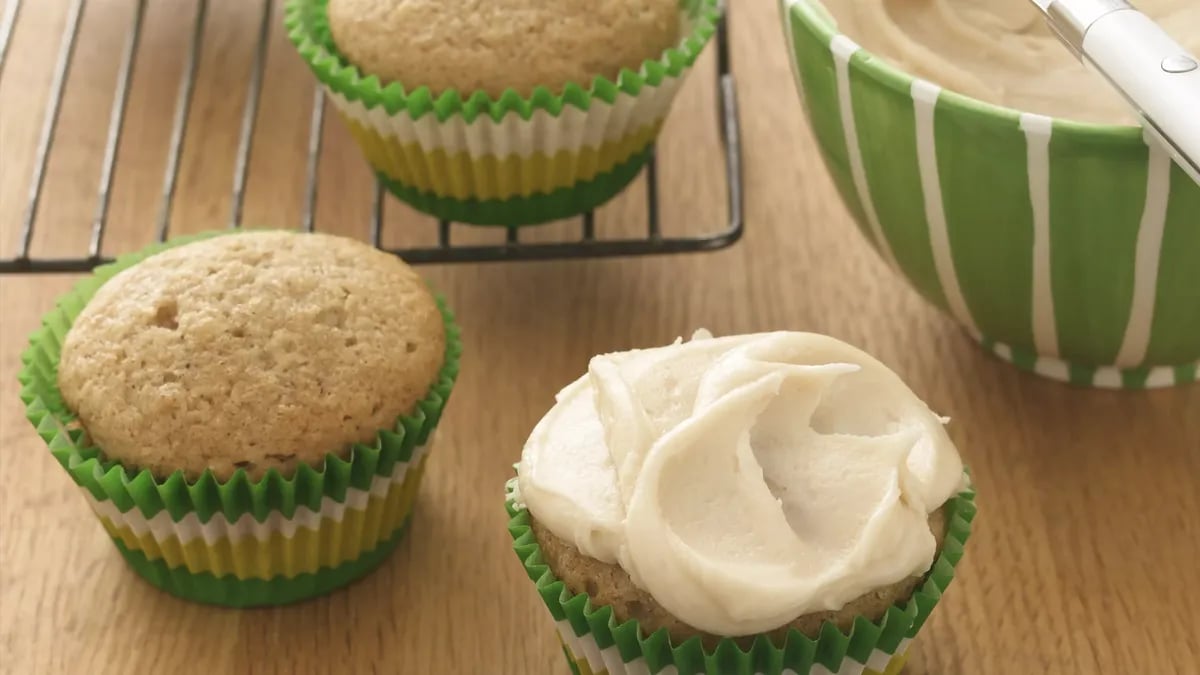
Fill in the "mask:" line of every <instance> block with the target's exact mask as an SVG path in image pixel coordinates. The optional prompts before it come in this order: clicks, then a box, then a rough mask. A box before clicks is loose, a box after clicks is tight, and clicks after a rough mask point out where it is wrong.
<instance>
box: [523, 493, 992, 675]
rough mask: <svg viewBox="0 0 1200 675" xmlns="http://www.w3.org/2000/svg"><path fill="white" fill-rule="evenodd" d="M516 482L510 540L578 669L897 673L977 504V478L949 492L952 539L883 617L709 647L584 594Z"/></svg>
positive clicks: (955, 559) (607, 672) (700, 674)
mask: <svg viewBox="0 0 1200 675" xmlns="http://www.w3.org/2000/svg"><path fill="white" fill-rule="evenodd" d="M514 480H515V479H514ZM512 485H513V481H510V482H509V490H508V496H507V499H506V503H505V506H506V508H507V510H508V515H509V518H510V520H509V524H508V531H509V533H510V534H511V536H512V538H513V549H514V550H515V551H516V553H517V557H518V558H519V559H520V560H521V564H522V565H523V566H524V567H525V572H526V574H527V575H528V576H529V579H530V581H532V582H533V584H534V586H535V587H536V589H537V592H538V595H540V596H541V598H542V600H543V602H545V604H546V607H547V609H549V610H550V615H551V617H552V618H553V620H554V622H555V626H556V628H557V629H558V632H559V638H560V639H561V641H562V643H563V649H564V653H565V654H566V656H567V660H568V662H569V664H570V666H571V669H572V671H573V672H574V673H576V675H644V674H655V673H671V674H672V675H818V674H821V675H879V674H883V675H895V673H898V672H899V671H900V669H901V668H902V667H903V665H904V661H905V658H906V657H907V650H908V648H909V645H910V644H911V642H912V640H913V638H915V637H916V635H917V633H918V632H919V631H920V630H921V627H922V626H924V625H925V621H926V620H927V619H928V618H929V615H930V613H931V612H932V611H933V608H934V607H935V606H936V605H937V603H938V600H940V599H941V597H942V594H943V593H945V591H946V588H947V587H948V586H949V585H950V582H951V581H952V580H953V579H954V569H955V567H956V566H957V565H958V563H959V561H960V560H961V559H962V555H963V550H964V546H965V545H966V542H967V539H968V538H969V537H970V535H971V523H972V522H973V521H974V519H975V512H976V508H975V490H974V488H972V487H967V488H965V489H964V490H963V491H962V492H960V493H958V494H957V495H956V496H954V497H953V498H952V499H951V500H950V502H949V505H948V509H949V518H948V529H947V533H946V539H945V542H944V543H943V545H942V550H941V552H940V554H939V555H938V557H937V560H935V561H934V564H933V567H932V568H930V570H929V572H928V575H927V576H926V578H925V581H924V582H922V584H921V585H920V586H919V587H918V589H917V590H916V591H915V592H914V593H913V595H912V597H911V598H909V600H908V601H907V602H905V603H904V604H903V605H894V606H892V607H891V608H890V609H888V611H887V613H886V614H885V615H884V616H883V617H882V618H881V619H880V620H878V621H874V622H873V621H870V620H868V619H867V618H866V617H859V618H858V619H856V620H855V621H854V624H853V625H852V626H851V629H850V631H849V633H842V632H841V631H839V630H838V628H837V627H836V626H835V625H833V624H831V623H826V624H824V625H823V626H822V628H821V632H820V635H819V636H818V637H817V638H816V639H813V638H809V637H807V636H805V635H803V634H801V633H799V632H798V631H795V630H792V631H790V632H789V633H788V634H787V636H786V638H785V639H784V642H783V644H775V643H773V642H772V641H771V640H770V639H769V638H768V637H767V636H765V635H760V636H758V637H757V638H755V639H754V641H753V644H752V645H751V647H750V648H749V649H742V648H741V647H739V646H738V643H737V642H736V641H734V640H733V639H724V640H721V641H720V642H718V643H717V644H716V646H715V647H713V648H711V649H709V648H705V647H704V645H703V644H702V643H701V640H700V638H699V637H694V638H692V639H690V640H687V641H685V642H683V643H681V644H676V643H674V642H673V641H672V640H671V638H670V637H669V636H668V634H667V631H666V629H665V628H664V629H660V630H659V631H657V632H655V633H651V634H646V632H645V631H644V630H643V629H642V628H641V626H640V625H639V624H638V622H637V621H636V620H629V621H625V622H623V623H618V622H617V621H616V619H615V618H614V617H613V612H612V608H611V607H608V606H598V605H595V604H593V603H592V601H591V599H590V598H589V597H588V596H587V595H586V594H584V593H578V594H573V593H571V591H570V590H568V589H567V587H566V585H565V584H564V583H563V582H562V581H561V580H559V579H558V577H556V576H555V575H554V572H553V570H551V569H550V567H549V565H547V564H546V562H545V560H544V559H543V557H542V552H541V548H540V547H539V546H538V543H537V539H536V538H535V537H534V535H533V531H532V529H531V527H530V514H529V511H528V510H527V509H526V508H525V507H524V506H523V505H521V504H518V503H516V502H515V501H514V496H513V490H512Z"/></svg>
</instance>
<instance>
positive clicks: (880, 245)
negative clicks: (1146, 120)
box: [780, 0, 1200, 388]
mask: <svg viewBox="0 0 1200 675" xmlns="http://www.w3.org/2000/svg"><path fill="white" fill-rule="evenodd" d="M780 7H781V11H782V14H783V17H784V27H785V32H786V35H787V45H788V49H789V53H790V55H791V61H792V72H793V74H794V75H795V80H796V85H797V87H798V89H799V91H800V95H801V99H802V100H803V102H804V107H805V110H806V112H807V116H808V121H809V123H810V125H811V127H812V129H813V132H814V135H815V136H816V138H817V141H818V147H819V150H820V153H821V155H822V157H823V158H824V161H825V165H826V167H827V168H828V170H829V172H830V174H831V175H832V177H833V180H834V183H835V184H836V186H837V190H838V192H839V193H840V194H841V197H842V199H843V200H844V201H845V203H846V206H847V207H848V209H849V210H850V212H851V213H852V214H853V217H854V220H855V222H856V223H857V224H858V226H859V229H860V230H861V231H862V233H863V234H864V235H865V236H866V238H867V239H868V240H869V241H870V242H871V244H872V245H873V246H874V248H875V249H876V250H877V251H878V253H879V254H880V256H882V257H883V259H884V260H885V261H887V263H888V264H889V265H890V266H891V267H892V268H893V269H895V270H896V271H898V272H899V273H900V274H902V275H903V276H904V277H905V278H906V279H908V281H909V282H910V283H911V284H912V285H913V286H914V287H915V288H916V289H917V291H919V292H920V293H921V294H922V295H923V296H924V297H925V298H926V299H927V300H929V301H930V302H932V303H933V304H935V305H937V306H938V307H939V308H941V309H942V310H943V311H946V312H948V313H950V315H951V316H953V317H954V318H955V319H957V320H958V322H959V323H961V324H962V325H963V326H964V327H965V328H966V330H967V331H968V332H969V333H970V334H971V335H972V336H973V337H974V338H975V339H976V340H978V341H979V342H980V343H982V344H983V346H984V347H985V348H986V349H988V350H989V351H991V352H993V353H994V354H996V355H997V356H1000V357H1001V358H1004V359H1007V360H1009V361H1011V362H1012V363H1014V364H1015V365H1017V366H1019V367H1021V368H1023V369H1025V370H1029V371H1032V372H1035V373H1038V374H1040V375H1043V376H1047V377H1052V378H1055V379H1058V380H1063V381H1067V382H1071V383H1074V384H1079V385H1087V386H1098V387H1117V388H1143V387H1159V386H1169V385H1174V384H1181V383H1185V382H1193V381H1195V380H1196V379H1197V376H1198V373H1197V362H1198V361H1200V185H1197V184H1196V183H1195V182H1193V181H1192V180H1191V179H1190V178H1189V177H1188V176H1187V175H1186V174H1185V173H1184V172H1183V170H1182V169H1181V168H1179V167H1178V166H1176V165H1175V164H1174V163H1173V162H1172V161H1171V160H1170V158H1169V157H1168V156H1167V155H1166V153H1165V152H1164V151H1163V150H1161V149H1160V148H1159V147H1157V146H1156V145H1154V144H1153V143H1148V142H1147V141H1146V140H1145V139H1144V138H1143V134H1142V131H1141V129H1140V128H1137V127H1124V126H1105V125H1096V124H1083V123H1078V122H1072V121H1068V120H1062V119H1054V118H1050V117H1045V116H1042V115H1036V114H1032V113H1027V112H1022V111H1018V110H1012V109H1008V108H1003V107H999V106H995V105H991V104H988V103H984V102H982V101H978V100H975V99H972V98H968V97H966V96H962V95H959V94H956V93H954V92H952V91H947V90H943V89H942V88H940V87H939V86H937V85H936V84H934V83H931V82H926V81H923V80H921V79H918V78H915V77H913V76H911V75H909V74H906V73H905V72H903V71H901V70H899V69H897V68H895V67H894V66H892V65H890V64H889V63H888V62H886V61H885V60H883V59H882V58H878V57H876V56H874V55H872V54H870V53H868V52H867V51H866V50H863V49H861V48H860V47H859V46H858V45H857V44H856V43H855V42H854V41H853V39H852V38H853V36H846V35H842V34H840V33H839V32H838V30H837V28H836V26H835V25H834V23H833V21H832V20H831V19H830V17H829V16H828V14H827V13H826V12H825V11H824V10H823V8H821V7H820V6H819V5H817V4H815V3H814V2H813V1H812V0H780Z"/></svg>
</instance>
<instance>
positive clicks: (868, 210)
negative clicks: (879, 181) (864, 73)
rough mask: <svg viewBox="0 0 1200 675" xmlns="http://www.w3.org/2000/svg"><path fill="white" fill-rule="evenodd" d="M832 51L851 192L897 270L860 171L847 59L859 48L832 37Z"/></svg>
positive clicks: (863, 171) (840, 37) (845, 39)
mask: <svg viewBox="0 0 1200 675" xmlns="http://www.w3.org/2000/svg"><path fill="white" fill-rule="evenodd" d="M829 47H830V49H831V50H832V51H833V60H834V69H835V70H836V71H837V87H838V107H839V108H840V109H841V114H842V133H843V135H844V136H845V137H846V154H847V155H848V156H849V159H850V175H851V176H853V177H854V189H855V190H856V191H857V192H858V201H859V202H861V204H862V209H863V213H864V214H865V215H866V217H867V224H868V225H869V226H870V228H871V236H872V237H874V239H875V245H876V246H877V247H878V248H879V253H880V254H881V255H883V259H884V260H885V261H887V264H888V265H891V266H892V268H893V269H897V268H898V267H897V265H896V256H895V255H894V254H893V253H892V247H891V245H890V244H888V240H887V237H885V236H884V234H883V226H882V225H880V223H879V214H878V213H876V212H875V203H874V201H873V200H872V199H871V188H870V187H869V186H868V185H867V171H866V169H865V168H864V167H863V158H862V148H861V147H860V146H859V143H858V127H857V125H856V124H855V122H854V107H853V106H852V105H851V101H850V57H851V56H853V55H854V53H855V52H857V51H858V50H859V46H858V45H857V44H855V43H854V41H853V40H851V39H850V38H848V37H846V36H845V35H835V36H833V42H832V43H830V45H829Z"/></svg>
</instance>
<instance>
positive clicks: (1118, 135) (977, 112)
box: [780, 0, 1145, 147]
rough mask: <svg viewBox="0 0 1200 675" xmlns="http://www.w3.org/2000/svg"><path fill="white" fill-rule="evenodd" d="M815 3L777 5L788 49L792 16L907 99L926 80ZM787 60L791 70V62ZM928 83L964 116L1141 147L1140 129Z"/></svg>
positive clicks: (801, 0)
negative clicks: (853, 53)
mask: <svg viewBox="0 0 1200 675" xmlns="http://www.w3.org/2000/svg"><path fill="white" fill-rule="evenodd" d="M819 2H820V0H780V4H781V6H782V7H783V10H784V12H785V14H784V20H785V22H787V23H788V25H786V26H785V34H786V35H787V37H788V39H789V40H790V41H792V42H793V44H789V45H788V48H789V49H795V45H794V42H795V39H796V38H795V37H794V35H793V32H792V30H791V26H790V19H789V17H790V16H791V15H795V16H798V17H799V18H800V20H801V21H802V22H803V23H804V24H805V26H806V27H807V28H808V29H809V30H812V31H814V32H815V33H816V34H817V35H818V36H819V37H820V38H821V39H822V40H825V41H832V40H833V39H834V38H835V37H837V36H842V37H844V38H846V39H848V40H850V41H851V42H853V43H854V45H855V46H857V47H858V52H857V53H858V54H862V55H864V56H865V57H866V58H862V59H851V60H850V67H851V68H855V69H857V70H858V71H860V72H862V73H863V74H865V75H866V76H867V77H869V78H870V79H871V81H873V82H875V83H876V84H879V85H881V86H884V87H887V88H888V89H892V90H894V91H897V92H900V93H903V94H904V95H905V96H909V95H911V91H912V85H913V82H916V81H926V80H921V78H918V77H916V76H915V75H912V74H911V73H908V72H907V71H904V70H902V69H900V68H898V67H896V66H894V65H892V63H891V62H890V61H889V60H887V59H885V58H883V57H880V56H877V55H876V54H875V53H873V52H871V51H870V50H868V49H866V48H865V47H862V45H859V44H858V42H857V41H856V40H854V38H853V37H852V36H849V35H846V34H844V33H841V32H840V31H839V30H838V28H837V25H836V24H835V23H833V17H832V16H830V15H829V13H828V11H827V10H825V9H824V7H823V6H821V8H820V9H818V7H817V4H818V3H819ZM791 60H792V61H793V67H794V59H791ZM793 75H794V73H793ZM797 84H798V83H797ZM930 84H933V85H935V86H937V87H939V89H940V94H939V97H938V98H939V101H943V100H944V101H945V102H946V103H948V104H949V105H951V106H953V107H955V108H956V109H957V110H959V111H961V112H963V113H965V114H967V115H972V116H976V117H980V118H984V119H986V120H987V121H989V122H992V123H994V122H996V121H999V120H1003V121H1005V122H1011V121H1012V120H1015V119H1020V118H1021V117H1022V116H1023V115H1026V114H1031V115H1033V114H1036V115H1040V116H1041V117H1045V118H1047V119H1049V120H1051V122H1052V124H1053V126H1054V135H1055V138H1057V139H1060V140H1062V139H1065V140H1068V141H1075V142H1078V143H1080V144H1087V145H1093V146H1095V145H1112V146H1115V147H1129V146H1132V145H1135V144H1136V145H1144V144H1145V140H1144V138H1143V134H1144V132H1143V130H1142V128H1141V127H1140V126H1135V125H1129V124H1101V123H1097V122H1083V121H1079V120H1072V119H1066V118H1062V117H1054V116H1051V115H1041V114H1040V113H1034V112H1032V111H1027V110H1019V109H1017V108H1012V107H1009V106H1004V105H998V104H995V103H988V102H987V101H983V100H981V99H977V98H974V97H971V96H967V95H966V94H960V93H958V92H956V91H954V90H952V89H949V88H947V87H943V86H941V85H938V84H937V83H936V82H931V83H930Z"/></svg>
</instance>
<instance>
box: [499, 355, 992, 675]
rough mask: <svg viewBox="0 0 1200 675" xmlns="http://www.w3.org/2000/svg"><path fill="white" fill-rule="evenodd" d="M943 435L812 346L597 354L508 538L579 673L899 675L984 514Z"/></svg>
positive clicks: (891, 390)
mask: <svg viewBox="0 0 1200 675" xmlns="http://www.w3.org/2000/svg"><path fill="white" fill-rule="evenodd" d="M945 421H946V420H944V419H943V418H940V417H938V416H937V415H935V414H934V413H932V412H931V411H930V410H929V408H928V407H927V406H926V405H925V404H924V403H923V402H922V401H921V400H920V399H919V398H917V396H916V395H914V394H913V392H912V391H911V390H910V389H909V388H908V387H907V386H905V385H904V383H903V382H902V381H901V380H900V379H899V378H898V377H897V376H896V375H895V374H894V373H893V372H891V371H890V370H889V369H888V368H887V367H886V366H884V365H883V364H882V363H880V362H879V361H876V360H875V359H873V358H872V357H870V356H869V355H867V354H865V353H863V352H861V351H859V350H858V349H855V348H854V347H851V346H849V345H847V344H845V343H842V342H839V341H837V340H834V339H833V338H829V337H824V336H820V335H813V334H807V333H786V332H781V333H764V334H757V335H743V336H734V337H725V338H713V337H711V336H709V335H708V334H706V333H698V334H697V336H696V337H695V338H694V339H693V340H692V341H690V342H687V343H682V342H676V343H675V344H673V345H670V346H667V347H661V348H657V349H646V350H635V351H630V352H624V353H617V354H607V355H603V356H597V357H595V358H594V359H592V361H591V363H590V365H589V367H588V372H587V374H586V375H584V376H583V377H582V378H580V379H579V380H577V381H575V382H574V383H572V384H571V385H569V386H568V387H567V388H565V389H563V390H562V391H561V392H560V393H559V394H558V397H557V402H556V403H555V405H554V407H553V408H552V409H551V410H550V412H549V413H547V414H546V416H545V417H544V418H543V419H542V420H541V422H539V423H538V425H537V427H536V428H535V429H534V431H533V433H532V435H531V436H530V438H529V440H528V442H527V443H526V445H525V448H524V451H523V452H522V455H521V462H520V464H519V465H518V467H517V473H518V476H517V478H514V479H513V480H511V481H509V484H508V499H507V505H508V511H509V514H510V516H511V518H512V520H511V522H510V524H509V530H510V532H511V533H512V536H513V538H514V541H515V544H514V547H515V549H516V551H517V554H518V556H519V557H520V559H521V561H522V563H523V564H524V566H525V569H526V571H527V572H528V574H529V578H530V579H531V580H532V581H533V582H534V584H535V585H536V587H537V590H538V593H539V594H540V595H541V597H542V599H543V600H544V601H545V603H546V605H547V607H548V608H549V610H550V613H551V615H552V616H553V618H554V620H555V622H556V624H557V628H558V632H559V636H560V638H561V640H562V643H563V647H564V650H565V652H566V654H567V657H568V659H569V660H570V663H571V666H572V669H573V670H574V671H575V672H576V673H584V674H588V673H595V674H600V673H608V674H609V675H624V674H626V673H630V674H632V673H658V672H660V671H663V670H664V669H668V668H673V669H674V670H671V671H670V672H677V673H679V675H694V674H696V673H703V674H707V675H718V674H720V675H725V674H728V673H764V674H766V675H772V674H778V673H784V672H787V673H792V672H794V673H810V672H821V673H840V674H853V675H859V674H861V673H888V674H891V673H896V672H898V671H899V670H900V668H901V667H902V666H903V664H904V660H905V658H906V655H907V650H908V647H909V644H910V641H911V640H912V639H913V638H914V637H915V636H916V634H917V632H918V631H919V630H920V628H921V626H922V625H923V624H924V622H925V620H926V618H927V617H928V616H929V613H930V611H931V610H932V609H933V606H934V605H935V604H936V603H937V601H938V599H939V598H940V597H941V594H942V593H943V592H944V591H945V589H946V586H947V585H948V584H949V582H950V580H951V579H952V578H953V575H954V566H955V565H956V564H957V562H958V561H959V559H960V558H961V556H962V551H963V545H964V543H965V542H966V539H967V537H968V535H969V534H970V524H971V520H972V519H973V517H974V513H975V507H974V492H973V491H972V489H971V488H970V485H969V481H968V479H967V477H966V473H965V470H964V467H963V464H962V461H961V460H960V458H959V455H958V453H957V451H956V450H955V448H954V445H953V444H952V443H951V441H950V439H949V437H948V436H947V435H946V432H945V430H944V428H943V424H944V423H945Z"/></svg>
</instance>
